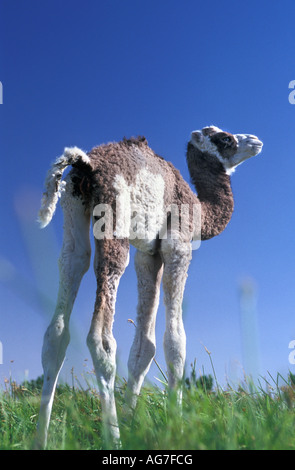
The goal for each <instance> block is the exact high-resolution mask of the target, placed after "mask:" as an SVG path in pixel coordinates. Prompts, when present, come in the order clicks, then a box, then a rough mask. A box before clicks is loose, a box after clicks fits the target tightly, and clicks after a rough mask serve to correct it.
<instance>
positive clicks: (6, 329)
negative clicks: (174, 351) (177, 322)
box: [0, 0, 295, 383]
mask: <svg viewBox="0 0 295 470" xmlns="http://www.w3.org/2000/svg"><path fill="white" fill-rule="evenodd" d="M294 15H295V4H294V1H293V0H283V1H282V2H274V1H269V0H268V1H266V0H259V1H257V0H256V1H254V0H249V1H248V2H239V1H233V0H232V1H222V2H221V1H214V0H213V1H211V2H201V1H198V0H185V1H182V2H180V1H176V0H172V1H169V2H168V1H162V2H159V1H155V0H149V1H148V2H140V1H135V0H126V1H124V2H122V1H119V0H100V1H94V0H83V2H82V1H78V0H71V1H70V0H63V1H62V2H61V1H57V0H51V1H50V2H49V1H47V2H45V1H40V0H26V1H22V0H2V2H1V4H0V81H1V82H2V84H3V104H1V105H0V154H1V168H2V169H1V176H2V177H1V185H0V188H1V201H2V203H1V249H0V280H1V284H0V292H1V304H0V308H1V313H0V341H1V343H2V345H3V364H0V383H2V381H3V378H4V377H7V376H8V374H9V371H11V373H12V376H13V377H14V378H15V379H17V380H19V381H20V380H22V379H23V378H24V374H25V371H28V372H27V373H28V376H29V378H30V379H32V378H36V377H37V376H38V375H41V373H42V368H41V361H40V351H41V346H42V341H43V334H44V331H45V328H46V327H47V325H48V322H49V320H50V317H51V315H52V313H53V308H54V302H55V299H56V291H57V285H58V269H57V257H58V254H59V250H60V247H61V241H62V214H61V210H60V208H58V210H57V214H56V216H55V218H54V220H53V222H52V224H51V225H50V226H49V227H48V228H47V229H44V230H40V229H39V228H38V226H37V224H36V223H35V220H36V214H37V211H38V209H39V202H40V198H41V195H42V191H43V182H44V178H45V175H46V172H47V169H48V167H49V164H50V163H51V162H52V160H53V159H54V158H56V157H57V156H59V155H60V154H61V153H62V151H63V148H64V147H65V146H72V145H77V146H79V147H81V148H83V149H84V150H89V149H90V148H92V147H93V146H95V145H98V144H100V143H104V142H108V141H110V140H118V139H121V138H122V137H123V136H131V135H137V134H143V135H145V136H146V137H147V139H148V141H149V144H150V145H151V147H152V148H153V149H154V150H155V151H156V152H157V153H159V154H161V155H163V156H164V157H165V158H166V159H168V160H170V161H172V162H173V164H174V165H175V166H176V167H177V168H178V169H179V170H180V171H181V173H182V174H183V176H184V177H185V178H186V179H188V178H189V176H188V171H187V168H186V163H185V146H186V142H187V139H188V136H189V133H190V132H191V131H192V130H194V129H199V128H201V127H203V126H205V125H210V124H215V125H217V126H218V127H221V128H224V129H225V130H228V131H231V132H233V133H252V134H256V135H258V136H259V138H260V139H262V140H263V141H264V148H263V153H262V154H261V156H259V157H256V158H253V159H252V160H250V161H248V162H246V163H245V164H244V165H242V166H241V167H239V168H238V170H237V171H236V173H235V174H234V175H233V177H232V186H233V191H234V195H235V212H234V214H233V217H232V220H231V222H230V224H229V226H228V227H227V228H226V230H225V231H224V232H223V233H222V234H221V235H220V236H219V237H217V238H215V239H213V240H211V241H208V242H204V243H202V245H201V248H200V249H199V250H198V251H196V252H195V253H194V259H193V261H192V264H191V267H190V271H189V278H188V283H187V288H186V291H185V300H184V321H185V327H186V331H187V363H188V367H187V369H188V371H189V369H190V367H189V364H190V363H191V362H192V361H193V360H194V359H195V358H196V360H197V368H198V369H201V368H203V367H204V370H205V372H206V373H211V367H210V362H209V357H208V355H207V354H206V352H205V350H204V348H203V346H202V344H204V345H205V346H206V347H207V348H208V349H209V350H210V351H211V352H212V360H213V362H214V365H215V369H216V372H217V376H218V380H219V381H220V382H221V383H223V382H224V378H225V376H226V375H227V376H228V377H229V378H230V379H231V380H234V379H236V378H237V377H240V376H242V369H243V367H244V366H245V367H246V366H247V364H249V358H248V357H247V351H248V350H249V348H250V349H251V348H253V351H256V349H255V343H256V342H257V343H258V344H257V351H256V353H255V361H254V362H255V364H254V365H253V364H252V366H253V367H254V369H255V368H256V369H257V368H258V369H259V372H260V374H261V375H263V376H266V375H267V371H268V370H269V371H270V372H271V373H272V374H276V372H278V371H279V372H281V373H282V374H283V375H286V374H287V371H288V369H289V368H290V370H291V371H293V373H294V372H295V369H294V367H295V366H292V365H290V364H289V362H288V355H289V352H290V351H289V349H288V344H289V342H290V341H291V340H293V339H295V289H294V280H295V257H294V228H295V227H294V211H295V209H294V207H295V204H294V202H295V197H294V196H295V185H294V173H295V158H294V157H295V156H294V136H295V105H291V104H290V103H289V101H288V95H289V89H288V84H289V82H290V81H291V80H294V79H295V57H294V45H295V28H294ZM132 255H133V251H132ZM245 279H251V280H252V281H251V282H253V283H254V284H255V286H256V287H255V291H256V294H255V299H254V300H253V299H252V300H253V302H252V303H253V306H252V307H251V306H250V307H249V310H250V313H249V312H248V315H250V316H251V315H252V316H253V315H254V319H253V318H252V319H251V318H250V320H249V322H248V323H247V324H246V326H245V324H244V321H243V319H241V308H240V297H239V285H240V283H241V282H244V281H245ZM94 296H95V278H94V274H93V270H92V269H90V270H89V272H88V273H87V275H86V276H85V277H84V279H83V282H82V285H81V289H80V291H79V295H78V299H77V302H76V304H75V307H74V310H73V314H72V322H71V334H72V342H71V345H70V347H69V349H68V355H67V360H66V363H65V367H64V369H63V377H65V378H69V375H70V374H69V370H70V369H71V367H74V369H75V371H76V373H77V375H78V376H79V374H80V373H81V371H82V370H84V366H83V363H84V359H86V358H87V359H89V362H88V363H87V364H88V366H87V369H88V370H90V369H91V367H92V366H91V361H90V355H89V352H88V350H87V347H86V345H85V340H86V335H87V332H88V329H89V325H90V321H91V315H92V311H93V305H94ZM250 300H251V299H250ZM136 302H137V300H136V278H135V274H134V270H133V256H132V259H131V263H130V266H129V267H128V269H127V271H126V273H125V276H124V278H123V279H122V281H121V284H120V289H119V295H118V302H117V312H116V318H115V325H114V332H115V336H116V338H117V342H118V362H119V365H120V371H122V372H121V375H124V376H126V363H127V358H128V350H129V347H130V345H131V341H132V338H133V334H134V327H133V326H132V325H131V324H129V323H128V322H127V319H128V318H133V319H134V320H135V312H136ZM242 310H243V309H242ZM251 322H252V323H251ZM247 325H248V326H247ZM249 325H250V339H249V337H248V340H246V354H245V348H244V346H243V345H244V342H245V340H244V338H245V337H246V336H247V328H248V329H249ZM163 331H164V309H163V305H162V304H161V307H160V309H159V314H158V322H157V345H158V349H157V359H158V361H159V362H160V364H161V365H162V366H163V367H165V364H164V358H163V352H162V336H163ZM243 351H244V352H243ZM10 361H14V362H13V363H11V362H10ZM250 362H251V361H250ZM252 366H251V367H252ZM251 367H250V369H251ZM292 368H293V369H292ZM250 372H251V370H250ZM154 375H158V373H157V370H156V369H155V368H152V370H151V373H150V374H149V377H150V379H151V380H153V376H154Z"/></svg>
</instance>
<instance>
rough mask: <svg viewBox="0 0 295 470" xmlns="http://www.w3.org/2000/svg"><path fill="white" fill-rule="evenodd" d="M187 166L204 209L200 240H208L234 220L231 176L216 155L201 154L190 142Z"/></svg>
mask: <svg viewBox="0 0 295 470" xmlns="http://www.w3.org/2000/svg"><path fill="white" fill-rule="evenodd" d="M187 163H188V168H189V172H190V176H191V180H192V183H193V184H194V186H195V188H196V191H197V194H198V199H199V201H200V203H201V207H202V229H201V238H202V240H209V239H210V238H212V237H215V236H216V235H219V234H220V233H221V232H222V231H223V230H224V229H225V227H226V226H227V224H228V223H229V221H230V219H231V216H232V213H233V209H234V201H233V194H232V189H231V184H230V177H229V176H228V175H227V174H226V172H225V170H224V167H223V165H222V164H221V162H220V161H219V160H218V159H217V158H216V157H215V156H214V155H210V154H209V153H205V152H201V151H200V150H198V149H196V148H195V147H194V146H193V145H192V144H191V143H189V144H188V148H187Z"/></svg>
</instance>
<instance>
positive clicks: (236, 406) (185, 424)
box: [0, 371, 295, 450]
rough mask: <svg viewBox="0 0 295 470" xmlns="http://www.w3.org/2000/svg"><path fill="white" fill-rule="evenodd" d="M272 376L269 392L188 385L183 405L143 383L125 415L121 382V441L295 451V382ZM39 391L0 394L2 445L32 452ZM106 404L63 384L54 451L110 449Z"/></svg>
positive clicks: (15, 389) (126, 444)
mask: <svg viewBox="0 0 295 470" xmlns="http://www.w3.org/2000/svg"><path fill="white" fill-rule="evenodd" d="M278 378H279V376H278V377H277V380H275V379H273V378H271V377H270V379H269V381H266V380H265V381H264V382H265V383H264V385H265V387H264V388H265V389H266V390H264V389H263V387H262V386H260V387H259V388H258V389H255V388H254V386H253V385H252V384H251V383H248V384H247V383H246V384H244V385H243V386H242V385H240V386H239V388H238V389H237V390H233V389H232V388H231V387H227V389H226V390H223V389H221V387H215V388H214V389H212V381H210V380H209V381H205V380H203V379H202V378H199V379H198V380H195V375H194V371H193V372H192V374H191V377H190V379H188V380H187V381H186V383H185V386H184V394H183V410H182V415H181V414H180V413H179V411H178V408H177V406H176V404H175V400H174V398H175V397H173V396H168V395H167V393H166V391H165V390H162V389H160V388H158V387H156V386H150V387H145V388H144V389H143V391H142V394H141V396H140V399H139V402H138V407H137V410H136V413H135V414H134V416H133V418H132V419H130V420H129V421H126V420H124V419H123V417H122V416H121V409H122V405H123V401H124V388H125V383H124V382H123V383H122V384H121V386H120V387H118V388H117V390H116V395H117V397H116V398H117V406H118V414H119V420H120V427H121V437H122V446H123V449H126V450H131V449H132V450H136V449H147V450H193V449H204V450H206V449H213V450H214V449H216V450H218V449H220V450H221V449H232V450H235V449H256V450H264V449H265V450H266V449H268V450H270V449H273V450H280V449H295V408H294V407H295V386H294V376H292V374H290V376H289V378H288V380H287V381H285V383H284V385H283V386H279V385H278ZM39 402H40V390H39V386H38V384H34V386H33V387H32V386H31V385H30V384H27V386H26V384H25V385H24V386H17V385H16V384H14V383H13V382H9V383H7V384H6V389H3V390H2V391H1V392H0V449H1V450H4V449H30V448H31V447H32V442H33V438H34V433H35V428H36V422H37V416H38V408H39ZM100 416H101V414H100V404H99V397H98V395H97V392H96V391H95V390H94V389H88V390H86V391H85V390H83V389H82V388H81V387H80V386H79V385H77V384H76V383H75V386H74V387H70V386H68V385H62V386H59V387H58V390H57V393H56V398H55V401H54V406H53V412H52V419H51V424H50V430H49V442H48V448H49V449H57V450H58V449H60V450H64V449H83V450H87V449H105V448H106V447H105V444H104V442H103V440H102V432H101V431H102V429H101V424H102V423H101V419H100Z"/></svg>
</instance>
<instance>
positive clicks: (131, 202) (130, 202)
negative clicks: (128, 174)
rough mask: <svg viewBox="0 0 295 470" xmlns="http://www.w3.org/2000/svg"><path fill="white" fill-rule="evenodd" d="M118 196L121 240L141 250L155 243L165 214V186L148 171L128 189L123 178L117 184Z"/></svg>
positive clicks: (137, 177) (160, 177)
mask: <svg viewBox="0 0 295 470" xmlns="http://www.w3.org/2000/svg"><path fill="white" fill-rule="evenodd" d="M113 186H114V189H115V190H116V192H117V196H116V232H115V235H116V236H117V237H119V238H122V237H128V238H129V239H130V242H131V243H132V244H134V245H135V246H136V247H138V248H139V246H141V245H142V244H143V245H145V246H146V244H149V243H151V242H152V241H153V240H155V238H156V236H157V234H158V232H159V230H160V228H161V226H162V225H163V222H164V221H165V217H166V212H165V210H164V191H165V182H164V179H163V178H162V176H161V175H155V174H154V173H151V172H150V171H149V170H147V169H146V168H144V169H142V170H140V171H139V172H138V173H137V175H136V176H135V181H134V183H133V184H132V185H130V186H129V185H128V184H127V182H126V180H125V178H124V177H123V176H122V175H117V176H116V178H115V181H114V184H113Z"/></svg>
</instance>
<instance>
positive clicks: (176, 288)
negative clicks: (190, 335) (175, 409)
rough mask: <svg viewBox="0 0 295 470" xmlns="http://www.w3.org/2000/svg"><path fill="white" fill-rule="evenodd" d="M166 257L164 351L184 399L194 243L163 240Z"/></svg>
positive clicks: (171, 384)
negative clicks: (185, 313)
mask: <svg viewBox="0 0 295 470" xmlns="http://www.w3.org/2000/svg"><path fill="white" fill-rule="evenodd" d="M161 255H162V257H163V261H164V274H163V290H164V303H165V307H166V329H165V334H164V352H165V359H166V363H167V369H168V383H169V387H170V388H171V389H175V388H177V389H178V397H179V401H181V395H182V393H181V387H180V385H181V382H182V379H183V373H184V364H185V356H186V336H185V330H184V326H183V320H182V301H183V293H184V288H185V283H186V279H187V271H188V268H189V264H190V260H191V245H190V243H186V242H182V241H181V240H173V239H167V240H162V244H161Z"/></svg>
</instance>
